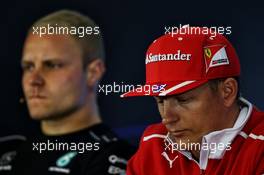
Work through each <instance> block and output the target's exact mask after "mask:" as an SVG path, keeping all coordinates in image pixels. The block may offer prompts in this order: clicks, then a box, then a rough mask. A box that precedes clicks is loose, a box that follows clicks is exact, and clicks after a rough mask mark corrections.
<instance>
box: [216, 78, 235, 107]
mask: <svg viewBox="0 0 264 175" xmlns="http://www.w3.org/2000/svg"><path fill="white" fill-rule="evenodd" d="M220 86H221V88H220V90H221V95H222V97H223V100H224V105H225V106H226V107H230V106H232V105H233V104H234V102H235V101H236V98H237V93H238V82H237V81H236V79H234V78H227V79H225V80H224V81H223V82H221V85H220Z"/></svg>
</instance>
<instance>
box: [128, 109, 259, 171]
mask: <svg viewBox="0 0 264 175" xmlns="http://www.w3.org/2000/svg"><path fill="white" fill-rule="evenodd" d="M242 131H243V132H245V133H246V134H247V135H249V134H251V133H253V134H255V135H262V136H263V135H264V112H260V111H257V110H256V109H254V110H253V112H252V114H251V116H250V119H249V120H248V122H247V124H246V125H245V127H244V128H243V129H242ZM166 133H167V130H166V128H165V127H164V126H163V125H162V124H155V125H151V126H149V127H148V128H147V129H146V130H145V132H144V134H143V137H144V136H149V135H152V134H164V135H166ZM143 137H142V139H143ZM142 139H141V143H140V147H139V149H138V151H137V152H136V154H135V155H134V156H133V157H132V158H131V159H130V160H129V163H128V167H127V175H200V174H207V175H238V174H239V175H262V174H263V173H264V141H263V140H260V139H253V138H251V137H247V138H246V139H245V138H244V137H242V136H241V135H237V136H236V138H235V139H234V141H233V143H232V144H231V150H229V151H226V152H225V154H224V156H223V158H222V159H209V160H208V164H207V168H206V170H204V171H201V170H200V168H199V166H198V165H197V164H196V163H195V162H194V161H193V160H189V159H188V158H187V157H185V156H183V155H182V154H181V153H179V152H178V151H174V153H171V152H168V156H169V158H170V159H171V160H172V159H174V158H175V157H176V156H178V158H177V159H176V160H175V161H174V162H173V164H172V167H171V168H170V166H169V161H167V160H166V159H165V158H164V156H162V155H161V154H162V153H163V152H164V139H162V138H152V139H150V140H148V141H143V140H142Z"/></svg>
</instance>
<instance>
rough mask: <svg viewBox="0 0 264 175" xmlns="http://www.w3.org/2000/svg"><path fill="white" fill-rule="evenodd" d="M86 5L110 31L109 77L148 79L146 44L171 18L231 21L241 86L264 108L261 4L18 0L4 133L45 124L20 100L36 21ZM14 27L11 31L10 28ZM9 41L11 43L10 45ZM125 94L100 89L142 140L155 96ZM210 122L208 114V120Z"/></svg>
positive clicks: (108, 111)
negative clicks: (23, 63)
mask: <svg viewBox="0 0 264 175" xmlns="http://www.w3.org/2000/svg"><path fill="white" fill-rule="evenodd" d="M63 8H67V9H72V10H77V11H80V12H82V13H84V14H86V15H88V16H90V17H91V18H92V19H94V20H95V21H96V23H97V24H98V25H99V26H100V29H101V31H102V33H103V35H104V41H105V48H106V65H107V73H106V74H105V77H104V79H103V80H102V82H101V84H107V83H110V84H112V83H113V82H114V81H115V82H117V83H122V82H123V83H124V84H125V83H127V84H143V83H144V81H145V64H144V59H145V51H146V49H147V47H148V45H149V44H150V43H151V42H152V41H153V40H154V39H155V38H157V37H158V36H160V35H162V34H163V33H164V32H165V30H164V27H165V26H179V24H191V25H199V26H208V27H210V26H231V27H232V34H231V35H229V36H228V38H229V39H230V40H231V42H232V43H233V45H234V47H235V48H236V50H237V53H238V55H239V57H240V61H241V65H242V77H241V91H242V94H243V96H244V97H245V98H247V99H248V100H250V101H251V102H252V103H254V104H256V105H257V106H258V107H259V108H260V109H264V104H263V103H262V99H263V97H264V94H263V91H262V90H263V89H264V82H263V75H264V68H263V65H264V58H263V50H264V47H263V46H264V44H263V40H264V34H263V31H264V20H263V19H264V13H263V10H264V9H261V8H248V9H246V8H227V6H223V7H221V6H218V8H216V7H215V6H209V5H208V6H205V5H203V6H201V7H198V6H195V5H193V6H192V5H191V4H189V5H188V6H187V5H186V4H179V3H178V2H176V1H160V2H159V3H156V4H155V3H150V2H141V3H139V2H138V3H137V2H135V1H130V2H127V1H126V2H125V1H121V0H115V1H113V2H110V1H88V0H86V1H85V0H83V1H80V0H72V1H70V0H67V1H65V0H64V1H59V0H56V1H43V2H39V1H34V2H26V1H21V2H20V1H19V2H15V1H11V3H10V5H9V7H8V24H7V27H6V26H5V27H4V29H5V30H7V31H6V32H3V33H2V39H4V42H2V48H3V50H4V53H6V52H8V53H7V56H6V55H3V57H2V60H1V61H2V69H1V70H2V71H3V73H2V74H1V75H2V79H1V80H2V81H1V92H2V93H1V94H2V95H1V111H2V114H1V123H0V135H7V134H14V133H23V134H32V133H34V132H38V123H37V122H34V121H32V120H31V119H30V118H29V116H28V113H27V109H26V106H25V104H20V103H19V99H20V97H22V96H23V95H22V90H21V83H20V82H21V69H20V58H21V50H22V46H23V41H24V39H25V35H26V31H27V29H28V27H29V26H30V25H31V24H32V22H34V21H35V20H37V19H38V18H40V17H42V16H43V15H46V14H48V13H50V12H53V11H56V10H59V9H63ZM5 33H7V34H8V35H6V34H5ZM5 47H7V49H6V48H5ZM119 95H120V94H113V93H112V94H109V95H107V96H105V95H104V94H99V104H100V109H101V114H102V116H103V119H104V121H105V122H106V123H107V124H109V125H110V126H111V127H113V128H114V129H115V131H116V132H118V134H119V135H120V136H121V137H124V138H126V139H128V140H130V141H131V142H133V143H135V144H136V143H137V141H138V139H139V136H140V135H141V133H142V131H143V130H144V128H145V127H146V125H148V124H150V123H154V122H159V121H160V118H159V114H158V111H157V109H156V104H155V102H154V100H153V99H152V98H151V97H150V98H148V97H142V98H128V99H121V98H120V97H119ZM205 122H206V121H205Z"/></svg>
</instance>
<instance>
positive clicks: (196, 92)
mask: <svg viewBox="0 0 264 175" xmlns="http://www.w3.org/2000/svg"><path fill="white" fill-rule="evenodd" d="M188 28H189V29H192V27H188ZM185 29H186V28H185ZM200 29H201V30H202V29H204V28H200ZM180 30H184V28H181V29H180ZM201 30H200V31H201ZM196 31H199V30H196ZM145 63H146V85H144V86H142V87H139V88H137V89H134V90H133V91H130V92H128V93H125V94H123V95H122V97H129V96H154V98H155V99H156V101H157V105H158V109H159V112H160V114H161V117H162V122H161V123H159V124H153V125H151V126H149V127H148V128H147V129H146V130H145V132H144V134H143V136H142V139H141V141H140V146H139V149H138V151H137V152H136V154H135V155H134V156H133V157H132V158H131V159H130V161H129V163H128V168H127V174H128V175H172V174H175V175H196V174H208V175H237V174H243V175H260V174H263V173H264V136H263V135H264V113H263V112H261V111H259V110H258V109H256V108H255V107H254V106H253V105H252V104H251V103H250V102H248V101H247V100H245V99H244V98H242V97H240V93H239V82H238V81H239V76H240V64H239V59H238V56H237V54H236V51H235V49H234V48H233V46H232V45H231V43H230V42H229V41H228V40H227V39H226V38H225V37H224V36H223V35H220V34H215V33H214V35H212V33H210V32H209V34H204V33H192V34H189V33H188V34H184V33H183V32H181V33H180V32H179V33H178V34H175V35H173V36H172V35H170V34H165V35H163V36H161V37H159V38H158V39H156V40H155V41H153V43H152V44H151V45H150V47H149V48H148V51H147V54H146V62H145Z"/></svg>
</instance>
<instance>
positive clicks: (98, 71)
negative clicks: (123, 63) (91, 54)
mask: <svg viewBox="0 0 264 175" xmlns="http://www.w3.org/2000/svg"><path fill="white" fill-rule="evenodd" d="M104 72H105V64H104V62H103V60H101V59H94V60H93V61H92V62H91V63H89V64H88V65H87V67H86V77H87V84H88V87H95V86H96V85H97V83H98V81H99V80H100V79H101V78H102V76H103V74H104Z"/></svg>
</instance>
